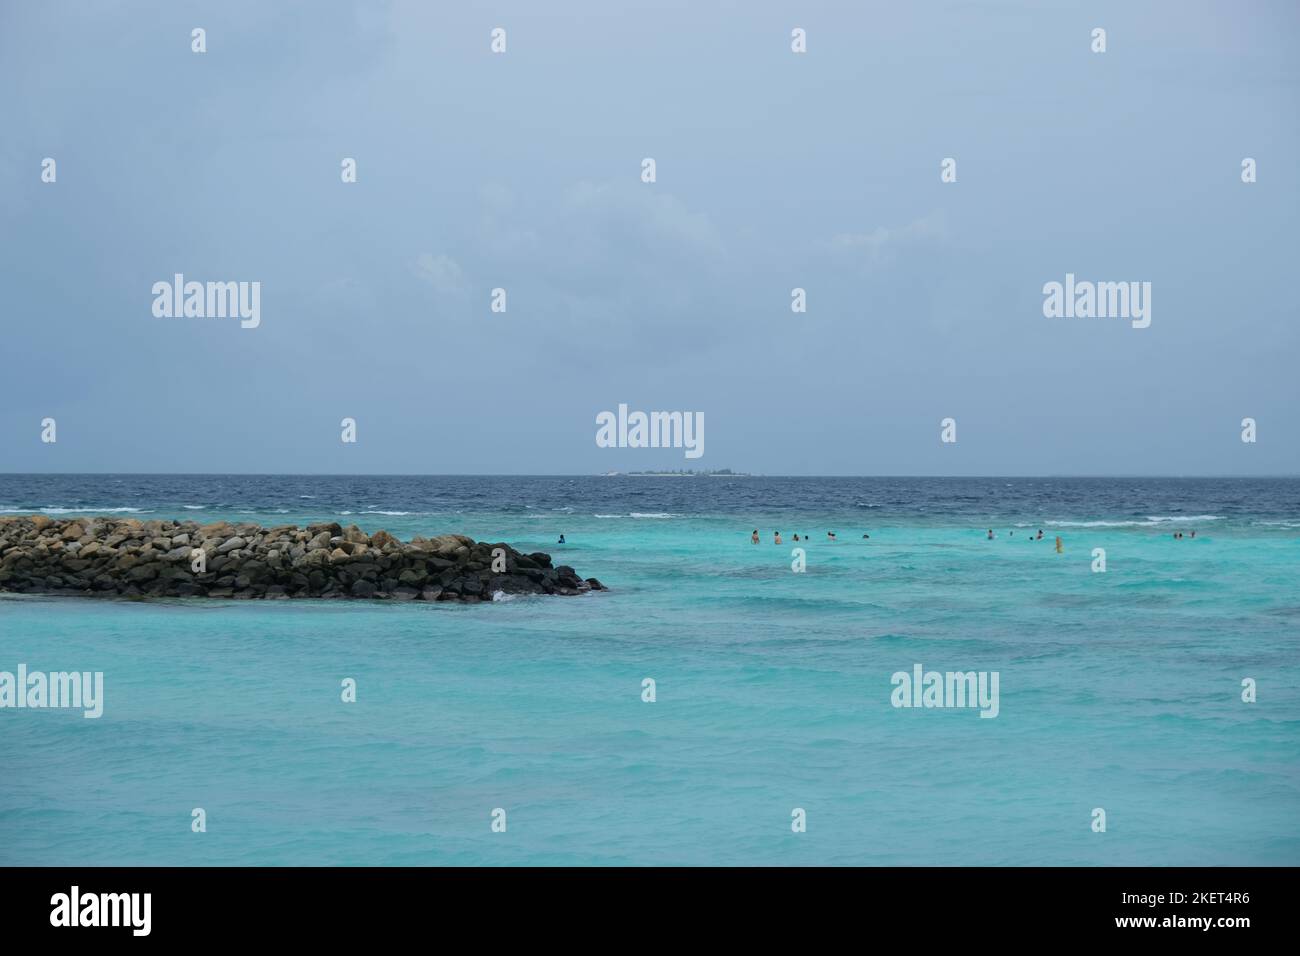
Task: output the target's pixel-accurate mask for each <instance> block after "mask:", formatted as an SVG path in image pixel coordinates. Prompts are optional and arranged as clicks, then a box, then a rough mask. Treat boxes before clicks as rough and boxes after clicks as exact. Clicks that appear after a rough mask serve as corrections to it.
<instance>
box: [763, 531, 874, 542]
mask: <svg viewBox="0 0 1300 956" xmlns="http://www.w3.org/2000/svg"><path fill="white" fill-rule="evenodd" d="M862 537H864V538H870V537H871V535H869V534H864V535H863V536H862ZM749 540H750V542H751V543H753V544H758V529H757V528H755V529H754V533H753V534H751V535H750V536H749ZM794 540H795V541H800V540H802V541H805V542H808V541H811V540H812V535H810V534H808V532H806V531H805V532H804V536H803V538H802V539H801V538H800V537H799V533H798V532H797V531H796V532H795V535H794ZM826 540H827V541H836V540H838V539H837V538H836V537H835V532H834V531H827V532H826ZM772 543H773V544H780V543H781V532H780V531H773V532H772Z"/></svg>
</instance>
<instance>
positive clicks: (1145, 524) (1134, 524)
mask: <svg viewBox="0 0 1300 956" xmlns="http://www.w3.org/2000/svg"><path fill="white" fill-rule="evenodd" d="M1221 520H1223V519H1222V517H1221V516H1220V515H1194V516H1191V515H1188V516H1183V515H1148V516H1147V519H1146V520H1145V521H1136V520H1133V521H1044V522H1043V524H1045V525H1048V526H1050V527H1054V528H1154V527H1156V526H1157V525H1160V524H1164V523H1166V522H1170V521H1221ZM1016 527H1021V525H1017V526H1016Z"/></svg>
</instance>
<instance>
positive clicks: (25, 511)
mask: <svg viewBox="0 0 1300 956" xmlns="http://www.w3.org/2000/svg"><path fill="white" fill-rule="evenodd" d="M37 512H39V513H40V514H47V515H80V514H99V515H108V514H152V513H153V512H151V511H145V510H144V509H143V508H58V507H55V506H54V505H50V506H49V507H48V508H37V509H35V512H34V511H33V510H32V509H31V508H0V514H9V515H29V514H34V513H37Z"/></svg>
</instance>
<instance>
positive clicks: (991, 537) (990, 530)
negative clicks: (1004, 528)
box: [989, 528, 993, 541]
mask: <svg viewBox="0 0 1300 956" xmlns="http://www.w3.org/2000/svg"><path fill="white" fill-rule="evenodd" d="M989 540H990V541H992V540H993V529H992V528H989Z"/></svg>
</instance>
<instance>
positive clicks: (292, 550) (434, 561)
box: [0, 515, 607, 604]
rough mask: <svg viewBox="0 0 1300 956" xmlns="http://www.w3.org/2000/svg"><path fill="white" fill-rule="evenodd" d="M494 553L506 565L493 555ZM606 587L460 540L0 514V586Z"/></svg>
mask: <svg viewBox="0 0 1300 956" xmlns="http://www.w3.org/2000/svg"><path fill="white" fill-rule="evenodd" d="M497 549H500V550H501V552H504V563H502V562H501V561H500V560H498V559H499V558H500V557H502V555H501V554H500V553H498V550H497ZM604 590H607V588H606V587H605V586H604V585H603V584H601V583H600V582H599V581H597V580H596V579H595V578H587V579H586V580H585V581H584V580H583V579H582V578H581V577H579V576H578V573H577V572H576V571H574V570H573V568H571V567H569V566H568V565H561V566H559V567H552V565H551V556H550V555H549V554H544V553H542V552H540V551H538V552H534V553H532V554H520V553H519V552H518V551H516V550H515V549H514V548H512V547H510V545H508V544H504V543H500V542H498V543H489V542H486V541H475V540H474V539H473V538H467V537H465V536H464V535H460V534H444V535H438V536H436V537H433V538H424V537H416V538H413V539H412V540H411V541H410V542H409V543H403V542H402V541H400V540H398V539H397V538H396V537H395V536H394V535H392V534H389V533H388V532H387V531H382V530H380V531H376V532H375V533H374V534H371V535H368V534H366V533H365V532H364V531H362V530H361V529H360V528H358V527H357V526H356V525H349V526H348V527H347V528H343V527H342V526H341V525H339V524H337V523H330V524H314V525H309V526H308V527H306V528H298V527H296V526H294V525H281V526H279V527H275V528H262V527H259V526H257V525H254V524H245V523H240V524H232V523H230V522H228V521H217V522H214V523H212V524H207V525H199V524H197V523H196V522H193V521H181V522H178V521H165V520H152V521H140V520H138V519H135V518H124V519H121V520H118V519H115V518H79V519H76V520H62V521H61V520H56V519H51V518H49V517H47V516H46V515H32V516H30V517H8V516H5V517H0V591H15V592H20V593H22V592H26V593H57V594H95V595H107V596H118V597H128V598H132V599H135V600H145V599H147V598H151V597H210V598H234V599H258V598H261V599H266V598H270V599H277V598H278V599H281V600H283V599H287V598H315V597H326V598H344V597H352V598H365V599H378V600H384V599H389V600H397V601H426V602H432V601H461V602H464V603H471V604H472V603H477V602H479V601H490V600H492V597H493V595H494V594H496V593H497V592H504V593H506V594H563V595H573V594H582V593H584V592H587V591H604Z"/></svg>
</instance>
